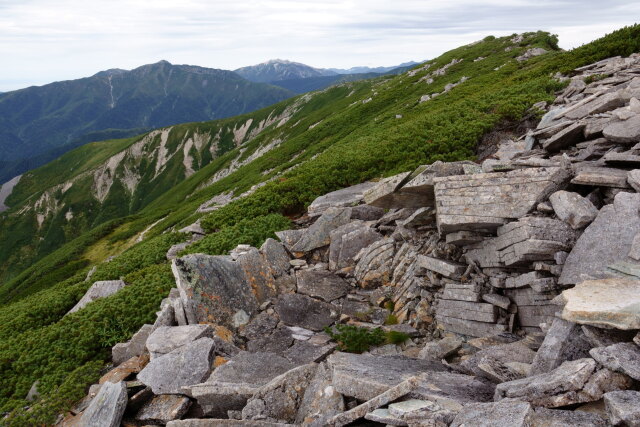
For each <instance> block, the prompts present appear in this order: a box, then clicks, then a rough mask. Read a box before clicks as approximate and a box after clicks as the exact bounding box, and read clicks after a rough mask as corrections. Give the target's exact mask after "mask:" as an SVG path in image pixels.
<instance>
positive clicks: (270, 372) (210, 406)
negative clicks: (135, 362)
mask: <svg viewBox="0 0 640 427" xmlns="http://www.w3.org/2000/svg"><path fill="white" fill-rule="evenodd" d="M158 360H160V359H158ZM295 366H296V365H295V364H294V363H292V362H290V361H289V360H288V359H286V358H284V357H282V356H279V355H277V354H274V353H260V352H257V353H248V352H244V351H243V352H240V353H238V355H236V356H234V357H233V358H231V359H230V360H229V361H228V362H227V363H225V364H224V365H222V366H219V367H218V368H216V369H215V371H213V374H211V376H210V377H209V379H208V380H207V381H206V382H204V383H201V384H197V383H198V382H197V381H196V382H192V383H191V384H195V385H192V386H191V387H190V393H191V396H193V397H194V398H195V399H197V401H198V404H199V405H200V406H201V407H202V410H203V412H204V415H205V416H207V417H211V416H213V417H224V416H227V411H232V410H235V411H239V410H242V408H244V406H245V405H246V403H247V400H249V398H251V397H252V396H253V395H254V394H255V393H256V392H258V390H260V388H261V387H262V386H264V385H266V384H268V383H269V382H270V381H271V380H272V379H274V378H275V377H277V376H279V375H281V374H284V373H285V372H288V371H290V370H291V369H293V368H295Z"/></svg>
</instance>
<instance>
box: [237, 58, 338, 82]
mask: <svg viewBox="0 0 640 427" xmlns="http://www.w3.org/2000/svg"><path fill="white" fill-rule="evenodd" d="M235 72H236V73H238V74H240V75H241V76H242V77H244V78H245V79H247V80H251V81H252V82H258V83H269V82H275V81H278V80H291V79H304V78H309V77H320V76H333V75H336V74H338V73H336V72H335V71H329V70H323V69H321V68H313V67H310V66H308V65H305V64H301V63H299V62H292V61H287V60H284V59H272V60H270V61H267V62H263V63H261V64H257V65H251V66H248V67H242V68H238V69H237V70H235Z"/></svg>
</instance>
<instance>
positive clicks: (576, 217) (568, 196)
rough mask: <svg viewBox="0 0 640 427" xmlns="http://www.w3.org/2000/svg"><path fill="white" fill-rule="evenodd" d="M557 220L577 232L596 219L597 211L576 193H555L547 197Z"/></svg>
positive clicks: (587, 200)
mask: <svg viewBox="0 0 640 427" xmlns="http://www.w3.org/2000/svg"><path fill="white" fill-rule="evenodd" d="M549 201H550V202H551V205H552V206H553V210H554V211H555V213H556V215H558V218H560V219H561V220H563V221H564V222H566V223H568V224H569V225H570V226H571V228H573V229H574V230H577V229H579V228H582V227H585V226H587V225H589V224H591V222H592V221H593V220H594V219H595V218H596V216H597V215H598V209H597V208H596V207H595V206H594V205H593V203H591V202H590V201H589V199H586V198H584V197H582V196H581V195H579V194H578V193H571V192H568V191H556V192H555V193H553V194H552V195H551V196H550V197H549Z"/></svg>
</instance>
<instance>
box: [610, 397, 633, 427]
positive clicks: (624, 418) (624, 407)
mask: <svg viewBox="0 0 640 427" xmlns="http://www.w3.org/2000/svg"><path fill="white" fill-rule="evenodd" d="M604 405H605V408H606V409H607V414H608V415H609V421H610V422H611V424H612V425H614V426H617V425H625V426H638V425H640V392H639V391H633V390H625V391H612V392H610V393H607V394H605V395H604Z"/></svg>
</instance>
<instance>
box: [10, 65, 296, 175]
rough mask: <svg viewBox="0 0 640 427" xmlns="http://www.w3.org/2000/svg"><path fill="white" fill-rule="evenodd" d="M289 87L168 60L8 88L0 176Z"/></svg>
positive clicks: (218, 113) (250, 104)
mask: <svg viewBox="0 0 640 427" xmlns="http://www.w3.org/2000/svg"><path fill="white" fill-rule="evenodd" d="M292 95H294V93H293V92H291V91H288V90H286V89H283V88H280V87H274V86H271V85H268V84H264V83H255V82H252V81H249V80H246V79H244V78H242V77H241V76H239V75H238V74H236V73H234V72H233V71H227V70H217V69H210V68H202V67H196V66H190V65H172V64H170V63H169V62H167V61H160V62H158V63H155V64H150V65H144V66H142V67H139V68H136V69H134V70H131V71H125V70H119V69H112V70H107V71H102V72H99V73H97V74H95V75H94V76H92V77H87V78H83V79H78V80H70V81H63V82H56V83H51V84H48V85H45V86H38V87H36V86H34V87H29V88H26V89H21V90H16V91H13V92H6V93H4V94H2V95H1V96H0V159H1V160H0V183H3V182H5V181H7V180H9V179H10V178H12V177H13V176H15V175H18V174H20V173H22V172H24V171H26V170H29V169H33V168H34V167H37V166H40V165H42V164H44V163H46V162H47V161H49V160H51V159H53V158H56V157H58V156H60V155H61V154H63V153H64V152H66V151H68V150H70V149H72V148H74V147H76V146H80V145H82V144H84V143H87V142H90V141H97V140H104V139H110V138H122V137H127V136H132V135H135V134H139V133H142V132H144V131H145V130H147V129H152V128H157V127H161V126H168V125H172V124H176V123H184V122H193V121H205V120H212V119H218V118H224V117H230V116H235V115H238V114H243V113H247V112H250V111H253V110H257V109H259V108H263V107H266V106H268V105H271V104H274V103H276V102H279V101H282V100H284V99H287V98H289V97H291V96H292Z"/></svg>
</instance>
